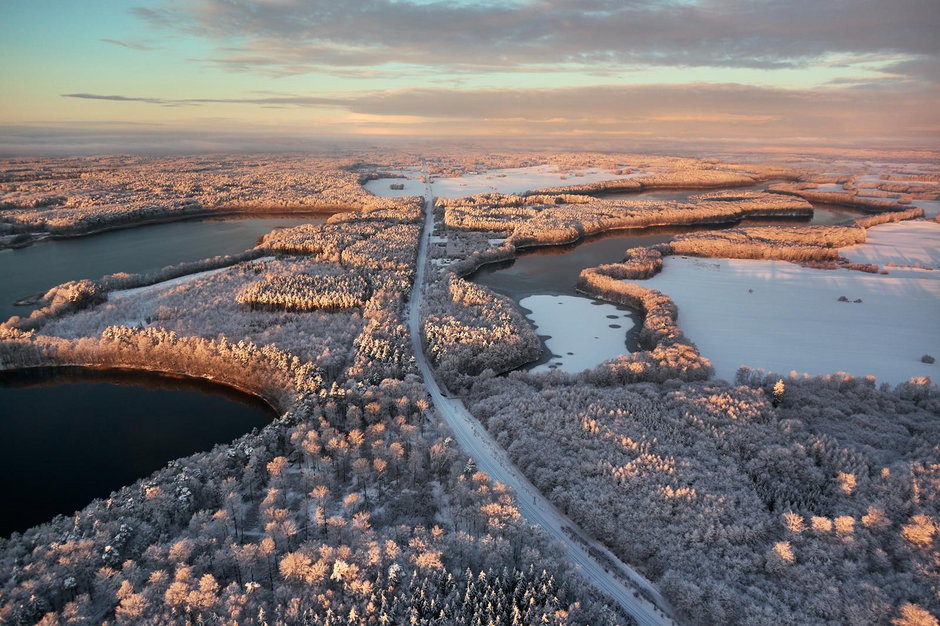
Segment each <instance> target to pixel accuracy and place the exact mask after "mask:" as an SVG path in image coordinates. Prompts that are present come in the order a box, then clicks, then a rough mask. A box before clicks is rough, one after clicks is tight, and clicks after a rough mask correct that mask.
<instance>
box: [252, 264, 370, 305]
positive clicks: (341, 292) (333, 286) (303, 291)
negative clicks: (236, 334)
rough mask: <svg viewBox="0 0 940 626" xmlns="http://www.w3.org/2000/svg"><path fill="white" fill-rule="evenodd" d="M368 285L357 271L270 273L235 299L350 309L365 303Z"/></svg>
mask: <svg viewBox="0 0 940 626" xmlns="http://www.w3.org/2000/svg"><path fill="white" fill-rule="evenodd" d="M368 292H369V285H368V283H367V282H366V281H365V280H364V279H363V278H362V277H361V276H359V275H358V274H353V273H345V274H339V275H336V276H331V275H322V274H321V275H319V276H311V275H309V274H297V275H292V276H283V275H276V274H275V275H272V274H269V275H268V276H266V277H265V278H264V279H263V280H260V281H258V282H254V283H251V284H250V285H248V286H247V287H245V288H244V289H242V290H241V291H239V292H238V294H237V295H236V296H235V301H236V302H238V303H239V304H244V305H247V306H248V307H249V308H252V309H274V310H285V311H314V310H317V309H326V310H329V309H349V308H352V307H358V306H362V305H363V304H365V301H366V299H367V298H368V297H369V293H368Z"/></svg>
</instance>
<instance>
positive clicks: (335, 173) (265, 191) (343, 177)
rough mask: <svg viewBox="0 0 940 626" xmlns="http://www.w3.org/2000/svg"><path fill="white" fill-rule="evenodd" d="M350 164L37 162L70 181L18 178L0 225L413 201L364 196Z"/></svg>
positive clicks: (76, 224)
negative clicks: (57, 170) (60, 170)
mask: <svg viewBox="0 0 940 626" xmlns="http://www.w3.org/2000/svg"><path fill="white" fill-rule="evenodd" d="M355 163H356V162H355V161H353V160H350V159H345V158H336V157H308V156H298V155H265V156H229V157H224V158H219V157H218V156H186V157H153V158H149V157H135V158H132V159H115V158H113V157H83V158H81V159H79V160H78V163H76V162H74V161H73V162H66V161H63V160H57V159H50V160H41V161H35V162H33V163H31V164H29V165H28V166H29V167H34V168H51V169H52V170H53V171H54V170H56V169H59V168H62V169H63V170H64V171H66V172H68V173H69V175H68V176H62V177H55V176H54V175H50V174H49V173H46V174H45V175H43V176H36V177H34V178H33V179H30V180H26V179H25V178H28V177H24V175H23V174H22V173H20V174H19V178H20V179H21V180H20V181H19V182H17V183H16V184H15V185H3V187H2V188H0V207H3V208H4V209H5V210H4V212H3V215H2V216H0V221H2V222H5V223H7V224H8V225H9V227H10V228H12V229H13V230H14V231H15V232H31V233H51V234H54V235H78V234H85V233H89V232H94V231H96V230H101V229H106V228H112V227H115V226H126V225H130V224H136V223H143V222H148V221H158V220H166V219H182V218H185V217H192V216H198V215H204V214H224V213H231V212H238V213H241V212H244V213H264V212H267V213H272V212H277V213H283V212H295V211H296V212H321V213H322V212H334V211H337V210H366V211H368V210H373V209H397V208H405V207H407V206H411V205H414V204H415V203H416V202H417V201H418V199H416V198H404V199H396V198H380V197H377V196H374V195H372V194H370V193H368V192H367V191H365V189H363V188H362V185H361V184H360V175H359V174H357V173H356V172H353V171H351V170H352V168H353V167H354V165H355ZM76 170H78V172H79V173H78V175H77V176H76V175H75V173H76Z"/></svg>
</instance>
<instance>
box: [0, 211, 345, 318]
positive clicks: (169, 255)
mask: <svg viewBox="0 0 940 626" xmlns="http://www.w3.org/2000/svg"><path fill="white" fill-rule="evenodd" d="M327 217H328V216H326V215H308V216H304V217H297V216H290V217H251V218H214V219H203V220H187V221H182V222H170V223H166V224H153V225H148V226H139V227H137V228H125V229H121V230H112V231H108V232H104V233H101V234H98V235H89V236H88V237H74V238H70V239H50V240H45V241H42V242H39V243H35V244H33V245H31V246H29V247H26V248H16V249H7V250H0V276H2V280H0V319H2V320H6V319H7V318H9V317H10V316H12V315H21V316H28V315H29V313H30V311H32V309H33V308H35V307H23V306H13V302H15V301H16V300H18V299H20V298H22V297H24V296H29V295H32V294H35V293H40V292H45V291H47V290H48V289H49V288H50V287H54V286H56V285H61V284H62V283H64V282H68V281H70V280H77V279H80V278H100V277H102V276H105V275H107V274H113V273H115V272H127V273H130V274H136V273H140V272H145V271H148V270H155V269H160V268H162V267H165V266H167V265H175V264H177V263H183V262H186V261H197V260H199V259H204V258H207V257H213V256H218V255H222V254H234V253H237V252H242V251H244V250H247V249H248V248H251V247H253V246H254V245H255V243H257V241H258V238H259V237H261V236H262V235H264V234H266V233H269V232H270V231H272V230H274V229H275V228H280V227H290V226H297V225H299V224H309V223H321V222H324V221H325V220H326V218H327Z"/></svg>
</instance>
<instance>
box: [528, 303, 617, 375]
mask: <svg viewBox="0 0 940 626" xmlns="http://www.w3.org/2000/svg"><path fill="white" fill-rule="evenodd" d="M519 304H521V305H522V306H524V307H525V308H527V309H529V310H530V311H532V313H530V314H527V315H526V317H527V318H529V320H530V321H531V322H532V323H533V324H534V325H535V328H536V330H537V331H538V334H539V335H548V336H549V338H548V339H546V340H545V345H546V346H547V347H548V349H549V350H551V351H552V354H553V355H558V356H557V357H553V358H552V359H551V360H550V361H549V362H548V363H543V364H541V365H538V366H536V367H534V368H532V371H533V372H547V371H549V370H551V369H557V370H560V371H563V372H581V371H583V370H586V369H590V368H593V367H597V366H598V365H600V364H601V363H603V362H604V361H608V360H610V359H613V358H616V357H618V356H620V355H621V354H629V351H628V350H627V346H626V335H627V331H629V330H630V329H631V328H633V320H632V319H630V315H629V313H627V312H625V311H622V310H620V309H618V308H617V307H616V306H615V305H613V304H608V303H604V302H597V301H596V300H592V299H590V298H580V297H577V296H551V295H543V294H538V295H534V296H528V297H526V298H523V299H522V300H520V301H519Z"/></svg>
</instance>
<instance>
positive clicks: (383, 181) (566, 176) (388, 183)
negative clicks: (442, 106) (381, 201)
mask: <svg viewBox="0 0 940 626" xmlns="http://www.w3.org/2000/svg"><path fill="white" fill-rule="evenodd" d="M396 173H401V174H403V175H405V176H407V178H379V179H376V180H370V181H369V182H367V183H366V184H365V185H363V187H365V189H366V191H369V192H370V193H373V194H375V195H377V196H383V197H386V198H397V197H401V196H420V195H424V183H423V182H421V180H420V179H421V176H422V173H421V172H417V171H411V172H409V171H402V172H396ZM638 175H645V172H644V173H635V174H626V175H618V174H614V173H613V172H611V171H609V170H604V169H598V168H589V169H583V170H572V171H569V172H561V171H559V170H558V167H557V166H555V165H535V166H532V167H514V168H506V169H495V170H488V171H485V172H474V173H468V174H465V175H464V176H458V177H449V178H435V179H434V181H433V183H434V187H433V188H434V195H435V196H438V197H442V198H460V197H462V196H472V195H474V194H478V193H492V192H498V193H523V192H525V191H529V190H532V189H538V188H540V187H559V186H562V185H583V184H587V183H596V182H600V181H604V180H617V179H627V178H634V177H636V176H638ZM396 184H400V185H403V186H404V188H403V189H392V188H391V187H392V185H396Z"/></svg>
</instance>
